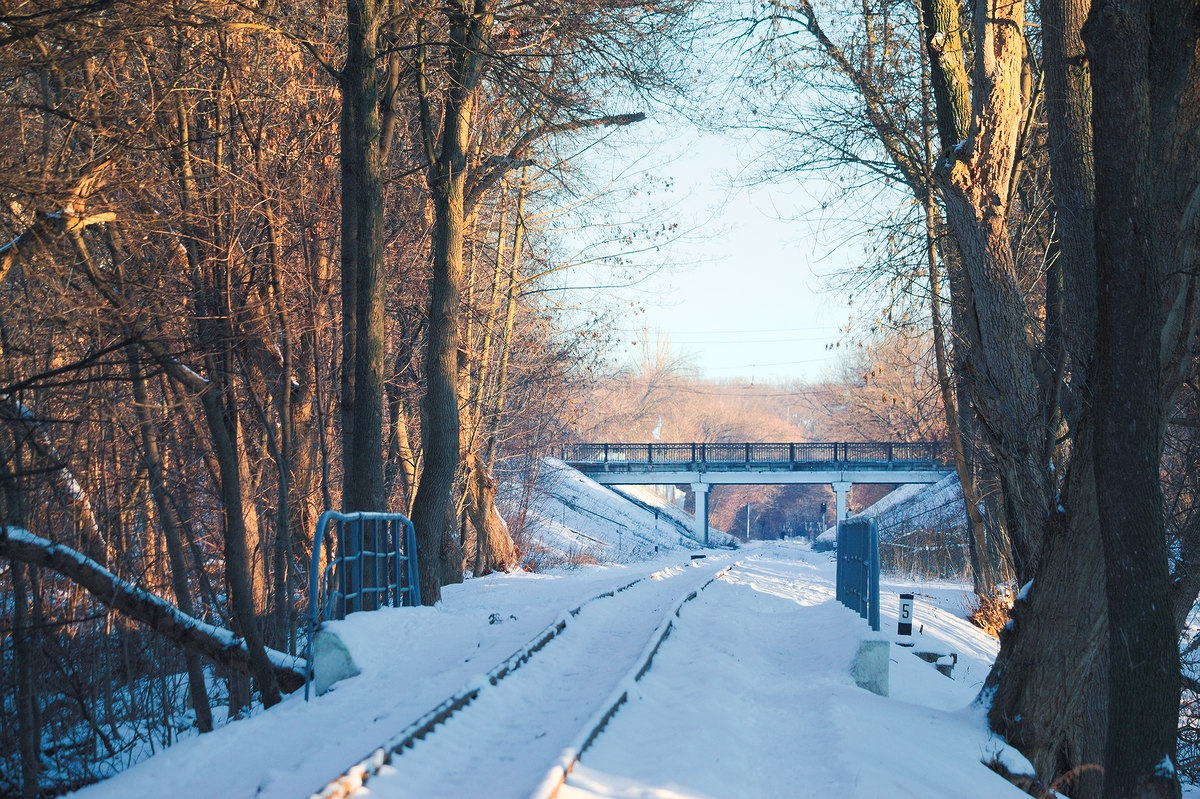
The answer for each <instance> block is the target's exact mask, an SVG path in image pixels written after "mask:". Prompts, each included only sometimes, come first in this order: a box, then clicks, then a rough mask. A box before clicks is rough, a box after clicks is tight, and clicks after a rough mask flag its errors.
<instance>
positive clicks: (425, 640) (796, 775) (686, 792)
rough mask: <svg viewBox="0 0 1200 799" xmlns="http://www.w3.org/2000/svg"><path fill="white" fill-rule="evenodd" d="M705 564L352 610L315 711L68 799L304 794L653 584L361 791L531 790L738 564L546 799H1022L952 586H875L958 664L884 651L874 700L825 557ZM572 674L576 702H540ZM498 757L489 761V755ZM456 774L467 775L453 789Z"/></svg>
mask: <svg viewBox="0 0 1200 799" xmlns="http://www.w3.org/2000/svg"><path fill="white" fill-rule="evenodd" d="M710 555H711V558H709V559H706V562H705V564H704V565H703V566H699V567H695V568H692V567H690V566H688V567H684V568H680V567H681V566H682V565H683V564H686V563H688V557H687V556H686V555H683V556H681V555H680V553H677V552H676V553H671V554H669V555H667V556H665V557H663V558H660V559H659V560H657V561H653V562H647V563H640V564H632V565H619V566H618V565H614V566H602V567H584V568H579V569H574V570H569V571H561V572H556V573H552V574H514V575H495V576H491V577H487V578H483V579H478V580H470V581H468V582H467V583H465V584H464V585H461V586H451V587H449V588H447V589H446V591H445V595H444V600H443V602H442V604H441V605H440V606H439V607H436V608H417V609H399V610H386V611H380V612H377V613H372V614H358V615H357V616H352V617H351V618H350V619H348V620H346V621H345V622H339V623H336V624H335V625H333V627H334V629H336V630H337V631H338V632H339V634H340V635H341V636H342V638H343V639H344V640H345V641H346V643H347V644H348V646H349V648H350V650H351V652H352V653H353V655H354V658H355V660H356V661H357V663H358V665H359V667H360V668H361V669H362V673H361V675H359V676H357V677H354V678H351V679H349V680H346V681H344V682H342V683H339V684H337V685H336V686H335V687H334V689H333V690H332V691H330V692H329V693H328V694H326V695H324V696H321V697H319V698H317V699H315V700H314V701H312V702H309V703H305V702H304V700H303V698H302V697H300V696H293V697H289V698H288V699H286V700H285V701H284V702H283V703H282V704H281V705H279V706H277V707H275V708H273V709H271V710H269V711H266V712H262V713H260V714H258V715H257V716H255V717H254V718H251V719H248V720H245V721H240V722H236V723H234V724H231V725H229V726H227V727H225V728H223V729H222V730H219V731H217V732H216V733H213V734H211V735H208V736H203V737H199V738H194V739H191V740H188V741H184V742H182V743H180V744H178V745H177V746H175V747H173V748H172V749H170V750H168V751H167V752H165V753H163V754H160V755H158V756H156V757H154V758H152V759H150V760H149V761H147V762H145V763H143V764H141V765H139V766H136V767H134V768H132V769H130V770H129V771H127V772H126V773H124V774H122V775H119V776H117V777H115V778H113V779H111V780H108V781H106V782H104V783H101V784H98V785H95V786H92V787H90V788H88V789H85V790H84V791H81V792H80V793H79V794H78V795H79V796H80V797H83V799H101V798H102V797H122V799H135V798H136V797H167V796H169V797H172V798H173V799H174V798H176V797H178V799H186V798H187V797H197V798H199V797H250V796H258V797H296V796H307V795H309V794H310V793H312V792H314V791H317V790H319V789H320V788H321V787H322V786H324V784H325V783H326V782H327V781H329V780H330V779H332V778H334V777H336V776H337V775H338V774H340V773H341V772H342V771H344V770H345V769H346V768H348V767H349V766H350V765H351V764H353V763H354V762H357V761H358V760H360V759H362V758H364V757H365V756H367V755H368V754H369V753H370V752H371V751H372V750H373V749H374V748H375V747H378V746H379V745H381V744H383V743H384V742H385V741H386V740H387V739H388V738H390V737H392V736H394V735H395V734H396V733H397V732H399V731H400V730H402V729H403V728H404V727H405V726H406V725H408V724H410V723H411V722H412V721H413V720H414V719H416V718H418V717H419V716H420V715H421V714H423V713H425V712H426V711H428V710H430V709H431V708H433V707H434V706H435V705H437V704H438V702H440V701H441V700H442V699H444V698H445V697H447V696H450V695H451V694H453V693H455V692H456V691H458V690H459V689H461V688H462V687H463V686H465V685H471V684H473V683H474V684H480V683H482V682H483V681H481V680H480V675H482V674H484V673H485V672H487V671H488V670H489V669H490V668H491V667H493V666H494V665H496V664H497V663H499V662H501V661H502V660H504V659H505V658H506V657H507V656H508V655H510V654H511V653H512V652H514V651H516V650H517V649H519V648H520V647H521V646H522V645H524V644H525V643H526V642H528V641H529V640H530V639H532V638H534V637H535V635H536V634H537V633H538V632H539V631H541V630H543V629H545V628H546V627H547V626H548V625H550V624H551V623H552V622H554V621H555V619H556V618H558V617H560V616H562V614H563V613H564V612H565V611H567V610H568V609H570V608H572V607H575V606H577V605H579V603H580V602H582V601H583V600H586V599H587V598H588V597H592V596H595V595H597V594H599V593H601V592H603V591H606V590H611V589H614V588H617V587H620V586H624V585H627V584H628V583H630V582H632V581H634V580H636V579H638V578H646V577H648V576H649V575H651V574H654V573H656V572H657V573H658V574H657V577H658V579H655V580H649V579H643V580H642V582H641V583H639V586H641V588H637V589H630V590H629V591H627V592H623V593H622V594H618V595H616V597H611V598H606V599H602V600H597V601H596V602H594V603H593V604H592V605H590V606H585V609H584V610H583V611H581V612H580V614H579V616H578V617H577V618H576V617H571V619H570V623H569V624H568V625H567V628H566V632H564V633H563V634H562V635H561V636H560V637H559V639H556V640H555V641H552V642H551V643H549V644H548V645H547V646H546V647H545V648H544V649H543V650H542V652H541V653H539V654H538V656H537V657H535V658H534V659H532V660H531V661H530V662H529V664H527V665H525V666H523V667H522V669H521V670H520V671H518V672H516V673H515V674H514V676H513V677H511V678H509V679H508V680H506V681H505V682H503V683H500V684H499V685H497V686H487V685H484V687H483V690H482V691H481V694H480V698H479V700H478V701H477V702H476V703H475V704H474V705H472V706H471V707H468V708H467V709H466V710H464V711H462V712H461V713H460V715H459V716H456V717H455V718H452V719H451V721H450V722H449V723H448V724H447V725H445V726H444V727H442V728H439V730H437V731H435V732H434V733H433V734H432V735H431V736H430V737H429V738H428V739H427V740H426V741H423V742H418V743H417V745H416V747H415V748H413V749H411V750H407V751H405V752H404V754H402V755H401V756H399V757H398V758H397V759H396V760H395V762H394V765H393V766H390V767H386V768H385V772H386V773H387V774H390V777H388V776H383V777H382V778H377V779H375V780H373V781H372V782H370V783H369V784H368V786H367V789H365V791H364V792H362V793H360V794H359V795H361V796H380V797H392V796H396V797H399V796H412V797H428V796H447V797H457V796H487V797H492V796H495V797H502V796H527V795H528V790H531V789H532V786H533V785H535V784H536V783H537V781H538V780H539V779H540V778H541V776H542V775H543V774H544V773H545V771H546V769H547V768H548V767H549V766H550V765H551V762H552V761H553V759H554V757H555V756H556V755H557V753H558V750H559V749H560V748H561V747H562V746H565V745H566V744H567V743H568V742H569V740H570V738H571V737H572V736H573V735H574V734H575V733H576V732H577V729H576V728H577V727H578V726H579V725H581V724H582V719H584V718H586V717H587V716H588V715H589V713H590V707H591V706H590V705H587V704H586V703H587V702H589V701H592V700H591V699H589V697H594V696H601V695H607V694H608V693H610V691H611V684H612V683H613V681H614V680H616V679H618V676H619V673H620V672H621V671H622V669H623V668H624V664H625V663H626V662H628V660H629V658H630V653H637V652H640V651H641V650H642V649H643V647H644V645H645V642H646V632H647V630H648V629H650V628H652V627H653V626H654V625H653V622H655V621H656V620H657V619H659V618H660V617H661V616H662V615H663V614H664V613H665V612H666V611H667V610H669V608H670V607H671V606H672V605H673V603H674V601H675V598H676V597H678V596H679V595H680V593H681V592H682V591H684V590H687V589H689V588H690V587H693V586H694V585H696V584H697V583H698V582H699V581H700V580H701V579H706V578H709V577H711V576H712V574H713V573H715V570H716V569H718V568H719V567H720V566H721V565H729V564H732V563H733V562H734V561H735V559H736V561H737V563H738V564H739V565H736V566H734V567H733V568H732V570H731V571H730V572H729V574H728V575H727V576H726V578H725V579H722V580H719V581H717V582H715V583H713V584H712V585H711V586H710V587H709V588H708V589H707V590H705V591H703V592H702V593H701V594H700V595H699V597H698V598H697V599H696V600H695V601H693V602H690V603H688V604H687V605H684V606H683V609H682V611H681V612H680V615H679V620H678V628H677V629H676V630H675V632H673V633H672V635H671V637H670V638H668V639H667V641H666V643H665V644H664V645H663V646H662V648H661V650H660V651H659V652H658V654H657V656H656V657H655V659H654V661H653V666H652V668H651V669H650V671H649V672H647V674H646V676H645V677H644V678H643V680H642V681H641V682H640V683H638V689H637V692H636V694H635V696H634V697H633V698H632V700H631V701H630V702H628V703H627V704H626V705H624V706H623V707H622V708H621V710H620V711H619V713H618V714H617V715H616V716H615V718H614V719H613V720H612V721H611V722H610V723H609V725H608V727H607V728H606V730H605V732H604V733H603V734H602V735H601V736H600V738H599V739H598V740H597V742H596V743H595V745H594V746H593V747H592V748H591V749H589V750H588V751H587V752H586V753H585V754H584V756H583V759H582V762H581V765H580V766H578V767H577V768H576V770H575V772H574V773H573V774H572V775H571V778H570V781H569V783H568V785H567V786H566V787H565V788H564V789H563V790H562V791H561V792H560V794H559V795H560V796H562V797H570V798H571V799H578V798H579V797H761V796H788V797H806V796H812V797H818V796H820V797H826V796H854V797H864V798H865V797H881V798H882V797H893V796H921V797H964V799H966V798H967V797H971V798H972V799H979V798H980V797H991V796H996V797H1000V796H1013V797H1016V796H1021V795H1023V794H1021V793H1020V792H1018V791H1017V790H1016V789H1015V788H1013V787H1012V786H1010V785H1009V784H1008V783H1006V782H1004V781H1003V780H1001V779H1000V778H999V777H997V776H996V775H995V774H993V773H992V772H991V771H989V770H988V769H986V768H985V767H984V766H982V765H981V764H980V760H981V758H984V757H986V756H987V755H988V754H989V752H991V751H993V750H995V749H997V748H998V747H999V744H998V742H996V741H994V740H989V737H988V734H987V732H986V730H985V726H984V720H983V718H982V715H981V713H980V711H979V710H977V709H975V708H973V707H971V706H970V703H971V700H972V698H973V697H974V696H975V693H976V691H977V690H978V687H979V683H980V682H981V680H982V679H983V676H984V675H985V674H986V670H987V666H988V664H989V662H990V659H991V658H992V657H993V656H994V653H995V643H994V642H993V641H991V640H990V639H988V638H986V637H985V636H983V635H982V634H981V633H979V632H978V631H977V630H976V629H974V628H973V627H971V626H970V625H969V624H967V623H966V622H965V621H963V620H962V619H961V617H960V614H959V613H958V612H957V608H958V606H959V605H960V604H961V597H962V593H963V590H964V589H963V588H962V587H961V586H946V585H937V586H929V585H922V586H911V585H890V584H889V585H886V586H885V589H884V593H885V601H884V603H883V608H882V616H883V625H884V630H885V632H886V631H889V630H894V629H895V615H896V606H897V599H896V595H897V594H898V593H899V591H901V590H910V589H913V588H915V589H916V591H915V593H918V594H919V596H918V600H917V602H918V605H917V614H918V623H919V624H922V625H923V628H924V632H923V633H921V634H919V635H918V636H917V638H918V646H917V647H916V648H918V649H929V650H934V651H937V652H939V653H949V652H955V653H957V655H958V664H959V665H958V667H957V668H956V669H955V672H954V679H948V678H946V677H944V676H942V675H941V674H939V673H938V672H937V671H936V670H935V669H934V668H933V666H931V665H929V664H927V663H925V662H923V661H921V660H918V659H917V658H916V657H914V656H913V655H912V654H911V652H910V651H909V650H906V649H903V648H900V647H897V646H894V645H893V646H892V648H891V656H890V659H891V696H890V698H883V697H879V696H876V695H874V694H871V693H868V692H867V691H865V690H863V689H861V688H858V687H856V686H855V684H854V681H853V679H852V678H851V676H850V665H851V661H852V659H853V657H854V654H855V651H856V649H857V646H858V643H859V642H860V641H861V640H862V639H863V638H865V637H868V636H869V635H870V632H869V630H868V628H867V626H866V623H865V622H864V621H862V620H861V619H859V618H858V617H857V616H855V615H854V614H853V613H851V612H850V611H849V610H846V609H845V608H843V607H841V606H840V605H838V604H837V603H836V602H835V601H834V600H833V584H832V580H833V573H834V564H833V561H832V559H831V557H830V555H829V554H827V553H814V552H812V551H811V550H809V549H807V548H806V547H803V546H801V545H799V544H790V543H771V544H763V545H760V546H754V547H747V548H744V549H742V550H739V551H738V552H736V553H730V552H724V553H719V552H711V553H710ZM722 560H723V563H720V562H716V561H722ZM626 597H627V598H626ZM618 600H620V602H618ZM622 602H623V603H624V604H621V603H622ZM947 607H948V608H949V609H946V608H947ZM589 608H591V609H590V610H589ZM622 631H624V632H622ZM573 635H574V636H575V637H574V638H572V636H573ZM522 673H524V675H525V676H524V677H522V676H521V675H522ZM570 674H574V675H576V678H578V676H579V675H583V680H582V682H580V683H579V685H581V686H588V687H587V688H586V689H585V688H582V687H580V688H574V689H571V690H567V691H565V692H564V691H563V690H556V689H561V687H562V686H563V685H566V684H567V683H566V682H565V681H566V680H567V679H568V678H569V675H570ZM522 684H523V685H522ZM513 686H518V688H520V690H521V691H525V693H523V694H518V692H516V691H515V690H514V688H513ZM516 721H519V722H520V724H519V725H518V726H519V727H520V730H522V732H520V733H519V734H521V735H530V736H531V740H532V741H536V742H538V743H536V745H535V744H534V743H530V744H529V745H527V746H526V745H517V746H509V747H507V748H504V749H500V748H499V747H498V746H497V745H496V744H495V742H496V741H502V740H504V739H505V738H506V737H510V738H511V737H513V736H514V735H516V734H517V733H506V732H505V730H507V729H510V728H511V725H510V724H509V722H513V723H516ZM455 725H456V726H455ZM488 736H492V737H490V738H489V737H488ZM488 741H491V742H492V743H490V744H489V743H487V742H488ZM493 752H496V753H498V756H499V757H500V758H502V759H503V760H502V761H496V760H491V759H489V754H491V753H493ZM471 774H474V775H475V781H471V780H465V779H464V778H463V775H471ZM479 777H482V778H483V780H482V781H479V780H478V778H479ZM527 789H528V790H527Z"/></svg>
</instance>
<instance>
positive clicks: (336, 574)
mask: <svg viewBox="0 0 1200 799" xmlns="http://www.w3.org/2000/svg"><path fill="white" fill-rule="evenodd" d="M402 531H403V532H402ZM322 553H324V555H325V568H324V570H322V569H321V559H322ZM308 579H309V583H308V585H309V611H308V613H309V621H310V623H311V624H312V625H313V627H314V628H315V627H316V626H317V625H319V624H320V623H321V622H322V621H325V620H326V619H344V618H346V614H347V613H354V612H356V611H359V610H376V609H378V608H382V607H387V606H389V605H390V606H392V607H400V606H401V605H420V604H421V587H420V581H419V579H418V577H417V536H416V531H415V530H414V529H413V524H412V522H411V521H409V519H408V517H406V516H403V515H401V514H399V513H368V512H365V511H364V512H359V513H339V512H337V511H332V510H330V511H325V512H324V513H323V514H321V518H320V520H319V521H318V522H317V530H316V532H315V533H314V534H313V548H312V565H311V566H310V568H309V575H308Z"/></svg>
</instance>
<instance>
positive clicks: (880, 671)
mask: <svg viewBox="0 0 1200 799" xmlns="http://www.w3.org/2000/svg"><path fill="white" fill-rule="evenodd" d="M890 656H891V642H890V641H883V640H867V641H863V642H862V643H861V644H859V645H858V654H857V655H855V656H854V664H853V665H852V666H851V667H850V675H851V676H852V677H854V682H855V684H856V685H858V687H859V688H865V689H866V690H868V691H870V692H871V693H873V694H879V695H880V696H887V695H888V673H889V670H890V664H891V659H890Z"/></svg>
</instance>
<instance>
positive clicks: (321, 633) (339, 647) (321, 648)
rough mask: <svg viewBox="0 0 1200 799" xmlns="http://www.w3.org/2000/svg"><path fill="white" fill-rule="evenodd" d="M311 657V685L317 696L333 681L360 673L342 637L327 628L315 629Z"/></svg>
mask: <svg viewBox="0 0 1200 799" xmlns="http://www.w3.org/2000/svg"><path fill="white" fill-rule="evenodd" d="M312 659H313V687H314V688H315V689H316V692H317V696H320V695H321V694H323V693H325V692H326V691H328V690H329V688H330V686H332V685H333V684H334V683H335V682H338V681H340V680H345V679H348V678H350V677H354V676H357V675H358V674H360V673H361V670H360V669H359V668H358V666H357V665H356V664H355V663H354V658H352V657H351V656H350V650H349V649H347V648H346V645H345V644H344V643H342V639H341V638H338V636H337V633H334V632H330V631H329V630H324V629H322V630H317V632H316V634H315V635H314V636H313V642H312Z"/></svg>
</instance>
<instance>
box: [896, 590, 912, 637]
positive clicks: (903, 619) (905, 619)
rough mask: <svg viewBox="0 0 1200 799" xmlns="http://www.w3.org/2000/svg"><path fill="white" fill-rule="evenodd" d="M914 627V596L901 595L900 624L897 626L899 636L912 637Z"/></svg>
mask: <svg viewBox="0 0 1200 799" xmlns="http://www.w3.org/2000/svg"><path fill="white" fill-rule="evenodd" d="M912 626H913V595H912V594H901V595H900V624H899V625H898V626H897V629H896V634H897V635H912Z"/></svg>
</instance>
